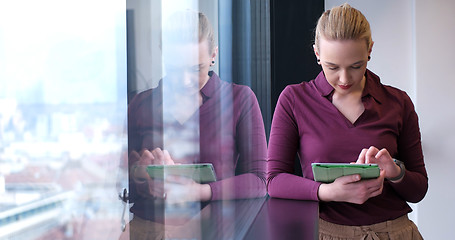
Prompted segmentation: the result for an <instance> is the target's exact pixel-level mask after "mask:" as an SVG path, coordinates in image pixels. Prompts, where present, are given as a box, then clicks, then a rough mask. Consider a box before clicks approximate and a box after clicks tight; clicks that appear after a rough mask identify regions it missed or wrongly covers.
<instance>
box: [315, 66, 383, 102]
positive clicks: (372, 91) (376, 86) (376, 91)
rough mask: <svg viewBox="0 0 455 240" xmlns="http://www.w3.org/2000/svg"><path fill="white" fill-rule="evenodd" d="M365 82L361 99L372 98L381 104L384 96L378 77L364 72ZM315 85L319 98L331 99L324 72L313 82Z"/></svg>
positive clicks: (330, 88) (331, 91) (330, 89)
mask: <svg viewBox="0 0 455 240" xmlns="http://www.w3.org/2000/svg"><path fill="white" fill-rule="evenodd" d="M365 76H366V81H365V87H364V89H363V93H362V98H363V97H367V96H372V97H373V98H374V99H375V100H376V101H377V102H378V103H381V102H383V100H384V98H385V95H384V91H383V88H382V84H381V81H380V78H379V76H377V75H376V74H374V73H373V72H371V71H370V70H368V69H367V70H366V72H365ZM314 82H315V84H316V88H317V89H318V91H319V93H320V94H321V96H323V97H326V98H328V99H331V98H332V95H333V90H334V89H333V87H332V86H331V85H330V84H329V82H328V81H327V79H326V78H325V75H324V72H323V71H321V72H320V73H319V74H318V76H317V77H316V79H315V80H314Z"/></svg>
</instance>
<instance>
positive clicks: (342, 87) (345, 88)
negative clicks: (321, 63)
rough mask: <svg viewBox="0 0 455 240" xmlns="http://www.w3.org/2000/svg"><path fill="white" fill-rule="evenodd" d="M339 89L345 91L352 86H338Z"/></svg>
mask: <svg viewBox="0 0 455 240" xmlns="http://www.w3.org/2000/svg"><path fill="white" fill-rule="evenodd" d="M338 86H339V87H340V88H341V89H344V90H347V89H349V88H351V87H352V85H338Z"/></svg>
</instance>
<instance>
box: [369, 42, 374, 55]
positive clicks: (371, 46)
mask: <svg viewBox="0 0 455 240" xmlns="http://www.w3.org/2000/svg"><path fill="white" fill-rule="evenodd" d="M373 45H374V41H371V44H370V49H368V56H370V55H371V51H373Z"/></svg>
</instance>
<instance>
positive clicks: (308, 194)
mask: <svg viewBox="0 0 455 240" xmlns="http://www.w3.org/2000/svg"><path fill="white" fill-rule="evenodd" d="M320 184H321V183H318V182H315V181H313V180H310V179H307V178H304V177H300V176H297V175H293V174H290V173H279V174H277V175H275V176H274V177H273V178H270V179H269V181H268V185H267V190H268V193H269V195H270V196H271V197H275V198H285V199H295V200H313V201H318V200H319V199H318V189H319V185H320Z"/></svg>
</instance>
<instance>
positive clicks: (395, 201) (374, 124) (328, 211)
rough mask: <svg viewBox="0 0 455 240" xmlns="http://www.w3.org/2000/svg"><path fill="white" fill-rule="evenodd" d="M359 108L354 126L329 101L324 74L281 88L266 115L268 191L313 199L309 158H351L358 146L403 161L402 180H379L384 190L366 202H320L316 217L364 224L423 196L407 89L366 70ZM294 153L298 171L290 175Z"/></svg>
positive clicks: (395, 213) (391, 216) (315, 184)
mask: <svg viewBox="0 0 455 240" xmlns="http://www.w3.org/2000/svg"><path fill="white" fill-rule="evenodd" d="M365 76H366V83H365V88H364V90H363V95H362V102H363V104H364V106H365V111H364V112H363V113H362V114H361V116H360V117H359V118H358V119H357V120H356V122H354V124H352V123H351V122H350V121H349V120H348V119H347V118H346V117H344V116H343V115H342V114H341V113H340V112H339V111H338V109H337V108H336V107H335V106H334V105H333V104H332V102H331V99H332V94H333V90H334V89H333V87H332V86H331V85H330V84H329V83H328V82H327V79H326V78H325V76H324V74H323V72H322V71H321V73H320V74H319V75H318V76H317V77H316V79H314V80H312V81H310V82H302V83H300V84H295V85H290V86H288V87H286V88H285V89H284V90H283V92H282V93H281V95H280V97H279V100H278V103H277V106H276V109H275V113H274V116H273V121H272V129H271V133H270V141H269V148H268V162H267V187H268V192H269V194H270V196H272V197H277V198H288V199H298V200H315V201H318V200H319V199H318V195H317V193H318V188H319V186H320V183H318V182H315V181H314V180H313V172H312V169H311V163H313V162H338V163H349V162H353V161H356V160H357V158H358V155H359V153H360V151H361V150H362V149H363V148H369V147H370V146H375V147H377V148H378V149H382V148H386V149H387V150H388V151H389V153H390V154H391V156H392V157H393V158H396V159H399V160H401V161H403V162H404V164H405V166H406V174H405V176H404V179H403V180H402V181H401V182H400V183H391V182H390V181H388V180H385V181H384V189H383V191H382V194H381V195H379V196H377V197H374V198H370V199H369V200H367V201H366V202H365V203H364V204H361V205H358V204H351V203H345V202H322V201H321V202H320V204H319V209H320V217H321V218H322V219H324V220H326V221H329V222H332V223H336V224H343V225H369V224H374V223H379V222H383V221H386V220H392V219H395V218H398V217H400V216H402V215H404V214H407V213H408V212H410V211H412V209H411V208H410V207H409V206H408V204H407V203H406V201H408V202H418V201H420V200H422V199H423V197H424V196H425V194H426V192H427V189H428V178H427V173H426V170H425V164H424V161H423V154H422V147H421V140H420V130H419V125H418V118H417V114H416V112H415V110H414V105H413V104H412V102H411V99H410V98H409V97H408V95H407V94H406V93H405V92H403V91H401V90H399V89H396V88H393V87H390V86H385V85H382V84H381V83H380V79H379V77H378V76H376V75H375V74H374V73H372V72H371V71H369V70H367V71H366V73H365ZM296 153H297V154H298V156H299V158H300V164H301V166H302V172H303V177H300V176H296V175H293V174H292V173H293V172H294V169H293V168H294V160H295V156H296Z"/></svg>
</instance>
